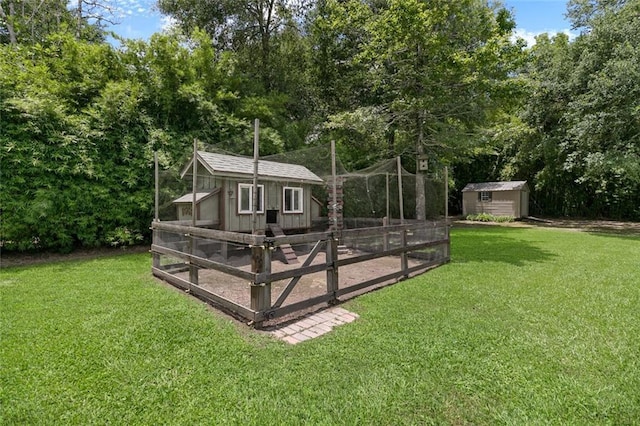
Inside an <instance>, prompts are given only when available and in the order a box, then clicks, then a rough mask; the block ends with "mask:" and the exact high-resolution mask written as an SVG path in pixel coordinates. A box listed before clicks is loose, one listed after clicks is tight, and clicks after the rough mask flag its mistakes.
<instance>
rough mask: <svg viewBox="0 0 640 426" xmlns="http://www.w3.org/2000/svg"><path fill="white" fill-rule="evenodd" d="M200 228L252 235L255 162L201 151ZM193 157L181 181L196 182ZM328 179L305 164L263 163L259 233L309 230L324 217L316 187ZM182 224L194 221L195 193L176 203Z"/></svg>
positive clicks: (259, 191) (197, 212) (199, 161)
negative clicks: (314, 187)
mask: <svg viewBox="0 0 640 426" xmlns="http://www.w3.org/2000/svg"><path fill="white" fill-rule="evenodd" d="M196 157H197V159H198V164H197V168H198V173H197V174H198V178H197V187H196V212H195V213H196V224H197V225H198V226H205V227H209V228H215V229H220V230H224V231H233V232H250V231H251V227H252V226H251V225H252V214H253V210H254V209H253V169H254V162H253V159H252V158H248V157H239V156H233V155H224V154H216V153H210V152H205V151H198V152H197V156H196ZM192 173H193V158H192V159H191V160H190V161H189V163H188V164H187V165H186V166H185V167H184V169H183V171H182V173H181V177H182V178H183V179H189V181H192V180H193V174H192ZM323 183H324V181H323V180H322V179H321V178H320V177H318V176H317V175H316V174H314V173H312V172H311V171H310V170H309V169H307V168H306V167H304V166H301V165H297V164H287V163H277V162H273V161H263V160H260V161H259V162H258V205H257V208H256V211H257V229H263V230H264V229H266V228H267V227H271V228H272V229H273V228H280V229H282V230H292V229H296V230H304V229H309V228H311V226H312V221H313V220H316V219H318V218H319V217H320V212H321V203H320V202H319V201H318V200H316V199H315V198H314V197H312V195H311V185H322V184H323ZM173 202H174V204H175V205H176V206H177V213H178V220H179V221H181V222H182V221H184V222H187V221H189V222H190V221H191V220H192V217H193V216H192V214H193V212H192V206H193V193H189V194H185V195H183V196H181V197H180V198H177V199H176V200H174V201H173Z"/></svg>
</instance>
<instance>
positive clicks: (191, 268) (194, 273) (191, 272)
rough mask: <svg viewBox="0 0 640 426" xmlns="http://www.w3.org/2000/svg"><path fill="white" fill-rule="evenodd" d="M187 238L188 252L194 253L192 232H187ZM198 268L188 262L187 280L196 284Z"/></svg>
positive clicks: (194, 241)
mask: <svg viewBox="0 0 640 426" xmlns="http://www.w3.org/2000/svg"><path fill="white" fill-rule="evenodd" d="M188 238H189V254H190V255H192V256H195V255H196V237H195V236H193V235H192V234H188ZM199 270H200V268H199V267H198V266H196V265H194V264H193V263H191V262H189V282H190V283H191V284H194V285H198V271H199Z"/></svg>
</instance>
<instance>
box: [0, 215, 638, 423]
mask: <svg viewBox="0 0 640 426" xmlns="http://www.w3.org/2000/svg"><path fill="white" fill-rule="evenodd" d="M0 274H1V275H0V297H1V299H0V308H1V309H0V320H1V321H0V327H1V328H0V330H1V331H0V333H1V335H0V368H1V370H0V374H1V376H0V379H1V381H0V386H1V389H0V424H3V425H10V424H82V425H85V424H105V423H110V424H126V425H129V424H243V425H246V424H260V425H264V424H267V425H282V424H294V425H295V424H302V423H309V424H327V425H334V424H345V425H354V424H376V425H378V424H386V425H398V424H466V423H470V424H487V425H494V424H548V423H552V424H638V422H640V420H639V419H640V238H638V237H625V236H621V235H607V234H589V233H585V232H575V231H565V230H551V229H529V228H510V227H491V226H487V227H478V228H468V229H464V228H461V229H454V230H453V231H452V262H451V263H450V264H447V265H445V266H442V267H440V268H437V269H436V270H434V271H431V272H429V273H427V274H424V275H422V276H420V277H416V278H414V279H411V280H408V281H404V282H401V283H399V284H396V285H393V286H389V287H386V288H384V289H382V290H380V291H376V292H373V293H370V294H367V295H364V296H361V297H359V298H357V299H355V300H352V301H350V302H348V303H346V304H345V305H344V307H346V308H347V309H349V310H352V311H354V312H357V313H358V314H359V316H360V318H359V319H358V320H356V321H355V322H353V323H351V324H348V325H344V326H341V327H338V328H336V329H335V330H334V331H333V332H331V333H329V334H328V335H325V336H323V337H321V338H318V339H314V340H311V341H307V342H304V343H301V344H299V345H296V346H290V345H288V344H286V343H283V342H281V341H278V340H275V339H273V338H272V337H270V336H268V335H266V334H265V333H259V332H255V331H252V330H250V329H249V328H247V327H246V326H244V325H239V324H237V323H235V322H233V321H231V320H229V319H228V318H227V317H225V316H224V315H221V314H219V313H217V312H216V311H213V310H211V309H210V308H207V307H206V306H205V305H204V304H203V303H201V302H199V301H197V300H194V299H191V298H189V297H188V296H186V295H184V294H182V293H180V292H178V291H176V290H174V289H172V288H170V287H168V286H166V285H163V284H161V283H159V282H158V281H156V280H154V279H153V278H151V276H150V256H149V255H148V254H136V255H123V256H116V257H111V258H101V259H96V260H89V261H74V262H62V263H53V264H49V265H42V266H32V267H19V268H10V269H4V270H2V272H0Z"/></svg>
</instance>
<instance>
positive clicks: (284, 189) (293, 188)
mask: <svg viewBox="0 0 640 426" xmlns="http://www.w3.org/2000/svg"><path fill="white" fill-rule="evenodd" d="M287 190H290V191H292V192H291V193H292V194H293V193H294V192H297V193H299V194H300V208H299V209H298V210H287V203H286V198H285V194H286V192H287ZM282 213H304V189H303V188H302V187H299V186H284V187H282Z"/></svg>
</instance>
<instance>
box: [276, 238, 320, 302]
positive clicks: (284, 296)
mask: <svg viewBox="0 0 640 426" xmlns="http://www.w3.org/2000/svg"><path fill="white" fill-rule="evenodd" d="M324 242H325V241H322V240H321V241H318V242H316V245H315V246H313V250H311V253H309V256H308V257H307V260H305V261H304V263H303V264H302V267H305V266H309V265H311V262H313V259H315V257H316V256H317V255H318V253H319V252H320V250H321V249H322V244H323V243H324ZM300 278H302V275H298V276H297V277H293V278H292V279H291V281H289V284H287V286H286V287H285V288H284V290H282V293H280V296H278V300H276V303H274V304H273V306H272V308H279V307H280V306H282V304H283V303H284V301H285V300H286V299H287V297H288V296H289V294H290V293H291V292H292V291H293V289H294V288H295V286H296V284H298V281H300Z"/></svg>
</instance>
